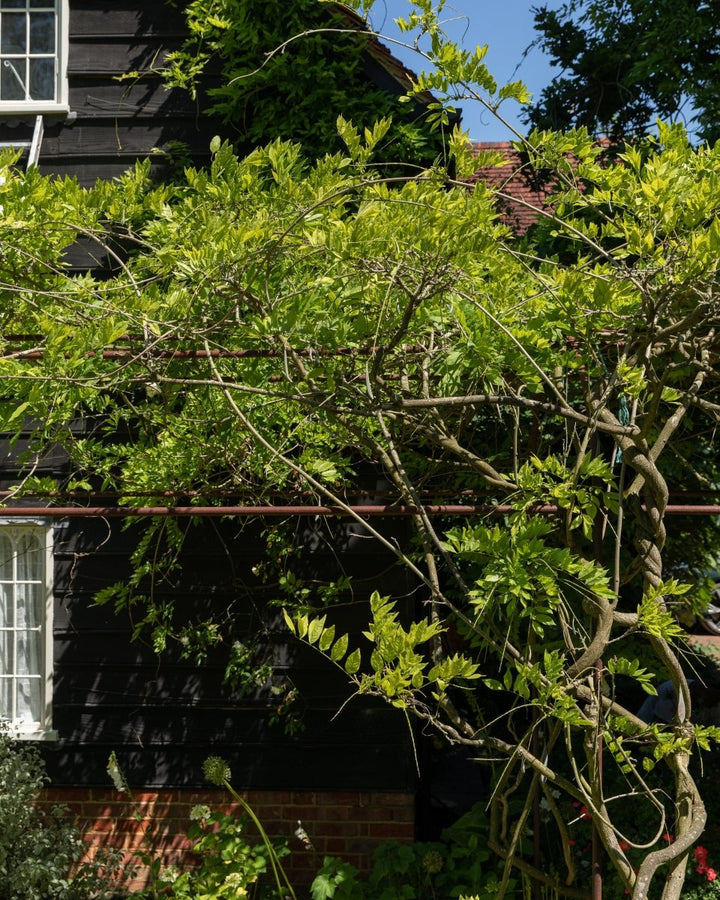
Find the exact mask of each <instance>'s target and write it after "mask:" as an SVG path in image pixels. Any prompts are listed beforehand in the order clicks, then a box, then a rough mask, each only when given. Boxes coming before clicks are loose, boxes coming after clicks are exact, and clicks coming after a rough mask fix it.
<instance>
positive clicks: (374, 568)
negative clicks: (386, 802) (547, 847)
mask: <svg viewBox="0 0 720 900" xmlns="http://www.w3.org/2000/svg"><path fill="white" fill-rule="evenodd" d="M260 527H261V523H260V522H255V523H247V522H245V523H240V522H236V521H231V520H230V521H225V522H223V523H218V521H217V520H212V521H208V522H206V523H204V524H202V525H200V526H198V527H194V528H193V533H192V538H191V540H190V541H188V542H187V549H186V550H185V551H184V554H183V564H184V573H183V575H182V576H181V577H179V578H178V580H177V583H175V584H172V585H171V584H167V585H165V586H163V585H160V587H159V590H160V592H161V593H162V592H163V591H164V592H166V593H167V594H168V595H171V596H172V600H173V602H174V603H175V604H176V605H177V608H178V609H179V610H181V611H183V610H184V611H185V612H184V615H186V616H187V618H188V619H193V618H202V617H203V616H204V615H205V614H206V613H208V612H210V611H215V612H216V613H218V612H219V613H220V614H222V613H223V611H224V610H226V609H230V608H232V610H233V616H234V619H235V621H236V622H239V623H241V628H240V632H241V634H242V633H243V632H244V633H253V631H254V630H255V629H257V628H258V627H259V626H260V622H261V618H265V617H266V615H267V605H266V604H267V601H268V600H269V599H271V598H273V597H277V596H278V593H277V592H276V590H275V589H274V588H273V587H266V586H262V585H260V584H259V583H258V582H257V581H256V579H255V576H254V575H253V573H252V567H253V566H254V565H255V563H257V562H258V560H259V559H260V557H261V554H262V546H263V543H262V541H261V540H260V539H259V536H258V532H259V529H260ZM271 527H272V525H271ZM336 527H340V528H341V530H342V531H344V532H345V533H346V534H348V533H350V540H349V541H346V542H345V546H344V547H342V548H341V549H340V552H339V555H337V556H335V553H333V554H329V553H326V552H325V551H324V550H321V551H318V550H317V549H312V548H310V549H308V551H307V554H308V557H309V563H310V565H311V566H312V567H313V568H314V569H315V571H317V572H324V573H326V574H329V573H330V572H332V571H333V569H336V570H337V568H338V565H339V567H340V568H342V569H343V570H344V571H346V572H347V573H348V574H350V575H351V576H355V577H356V579H357V580H356V583H355V588H354V591H353V596H352V599H353V601H354V602H353V603H351V604H350V605H349V606H348V607H345V608H344V609H343V611H342V613H341V615H340V616H339V628H340V629H342V630H345V629H350V630H351V631H352V632H353V633H354V635H355V637H356V638H357V639H358V643H360V642H362V641H363V640H364V639H363V638H361V637H360V635H359V632H360V631H361V629H362V627H363V618H364V617H365V616H366V609H367V607H366V603H365V602H364V601H365V600H366V599H367V597H368V596H369V593H370V592H371V591H372V590H374V589H379V590H380V591H381V592H384V593H385V592H386V593H392V594H394V595H395V596H397V597H398V598H399V599H400V601H401V603H402V604H403V605H404V606H405V608H406V609H407V607H408V605H409V604H412V603H413V602H414V593H413V588H414V586H413V584H412V582H411V581H410V580H409V579H408V576H407V575H406V574H405V573H404V572H403V570H402V569H401V568H400V567H398V566H396V565H395V564H394V560H393V558H392V555H391V554H389V553H388V552H387V551H383V550H382V549H381V548H379V547H378V545H377V544H375V543H374V542H372V541H369V540H366V539H356V538H354V537H353V536H352V533H351V532H348V529H347V528H344V527H343V526H336ZM402 531H403V528H402V525H398V524H396V525H395V526H391V531H390V532H389V533H392V534H394V535H395V536H396V537H398V538H402V536H403V535H402ZM137 535H138V530H137V529H136V528H131V529H130V530H123V529H122V528H121V523H120V521H119V520H116V519H114V520H103V519H99V518H89V519H79V520H78V519H67V520H63V521H60V522H58V523H57V524H56V526H55V624H54V646H55V660H54V669H55V688H54V704H53V706H54V708H53V720H54V726H55V728H56V729H57V731H58V733H59V741H58V742H57V743H56V744H47V745H45V746H44V747H43V753H44V756H45V758H46V761H47V764H48V770H49V774H50V776H51V778H52V782H53V783H54V784H56V785H62V784H68V785H78V784H84V785H106V786H107V784H108V776H107V774H106V771H105V770H106V766H107V761H108V756H109V754H110V751H113V750H114V751H115V752H116V753H117V756H118V758H119V760H120V762H121V765H122V766H123V768H124V769H125V770H126V773H127V775H128V776H129V779H130V781H131V783H132V784H134V785H136V786H137V785H144V786H147V787H157V786H190V785H202V784H203V778H202V769H201V767H202V762H203V760H204V759H205V758H206V757H207V756H208V755H210V754H213V755H220V756H222V757H224V758H226V759H227V760H228V761H229V762H230V764H231V767H232V770H233V774H234V779H235V781H236V783H237V784H238V785H239V786H243V787H253V788H267V789H281V788H290V787H293V788H296V789H318V790H320V789H346V790H349V789H371V788H372V789H377V790H411V789H412V785H413V780H414V772H413V764H412V758H413V756H412V752H411V749H410V744H409V735H408V733H407V726H406V724H405V721H404V719H403V717H402V715H401V714H399V713H398V711H397V710H395V709H393V708H391V707H389V706H388V705H386V704H383V703H380V702H373V701H367V700H362V699H358V700H354V701H351V704H350V705H349V706H348V708H347V709H346V710H345V711H344V712H343V713H341V714H340V715H339V716H337V717H335V713H336V712H337V710H338V708H339V706H340V705H341V704H342V702H343V701H344V700H345V699H347V697H348V695H349V688H348V683H347V679H346V677H345V676H344V675H343V673H341V672H339V671H338V670H337V669H336V668H335V667H333V666H332V665H331V664H330V663H328V662H327V661H326V660H324V659H323V658H322V657H321V656H320V655H319V654H318V653H316V652H315V651H314V650H311V649H308V648H306V647H304V646H302V645H299V644H297V643H296V642H294V641H291V640H287V641H286V640H285V639H283V638H282V636H280V637H276V638H275V642H274V659H275V663H276V666H277V671H278V672H279V673H286V674H288V675H289V676H290V677H291V679H292V682H293V684H295V685H296V686H297V688H298V690H299V700H298V711H299V713H300V721H301V724H302V730H300V731H299V733H298V734H296V735H294V736H288V735H287V734H285V733H284V731H283V728H282V727H281V726H278V725H275V724H271V723H270V718H271V715H272V712H273V703H274V701H273V698H272V697H269V696H268V695H267V692H262V691H261V692H259V693H258V695H256V696H253V697H249V698H248V697H240V696H239V695H238V694H236V693H234V692H233V691H232V690H231V689H230V688H229V687H228V686H227V685H224V684H223V677H222V676H223V673H224V661H225V658H226V653H225V652H224V648H222V647H221V648H220V649H219V650H217V651H214V652H213V653H211V655H210V657H209V659H208V661H207V662H206V663H203V664H200V665H198V664H196V663H195V662H194V661H193V660H182V659H180V657H179V653H178V652H177V649H175V648H172V649H170V650H169V651H168V652H166V653H165V654H161V655H159V656H158V655H157V654H156V653H155V652H154V650H153V649H152V648H151V647H150V646H149V643H148V641H147V639H140V640H138V641H135V642H131V640H130V633H131V630H132V622H131V615H129V614H128V613H127V612H121V613H119V614H117V615H116V614H115V613H114V612H113V610H112V609H111V608H108V607H106V606H103V607H97V606H93V596H94V594H95V592H96V591H97V590H99V589H100V588H102V587H104V586H106V585H107V584H110V583H112V582H113V581H115V580H118V579H122V578H124V577H125V576H126V575H127V572H128V558H129V553H130V551H131V550H132V547H133V545H134V542H135V541H136V540H137ZM335 550H336V551H337V547H336V548H335ZM333 556H335V558H334V559H333V558H332V557H333ZM304 564H305V565H306V566H307V564H308V558H307V557H306V559H305V561H304ZM348 599H350V598H349V597H348ZM273 616H275V617H276V618H279V617H280V611H279V609H276V610H275V611H274V612H272V611H271V613H270V618H272V617H273ZM366 621H367V620H366V618H365V622H366ZM365 643H366V642H365ZM366 646H369V645H367V643H366Z"/></svg>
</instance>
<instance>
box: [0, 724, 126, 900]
mask: <svg viewBox="0 0 720 900" xmlns="http://www.w3.org/2000/svg"><path fill="white" fill-rule="evenodd" d="M46 781H47V778H46V776H45V771H44V766H43V764H42V761H41V759H40V755H39V753H38V752H37V749H36V748H35V747H33V746H32V745H30V744H27V743H24V742H19V741H17V740H14V739H12V738H11V737H9V736H8V734H7V731H5V730H3V731H2V733H0V896H2V897H4V898H7V900H90V898H92V897H97V896H99V895H102V894H103V893H104V892H105V891H107V890H109V889H111V888H112V887H113V886H114V885H115V884H116V881H117V879H118V876H119V866H120V861H121V860H120V857H121V854H118V853H112V852H110V851H102V852H100V854H99V855H98V856H96V857H95V859H94V860H93V861H92V862H87V861H85V862H82V863H80V860H81V859H82V857H83V855H84V853H85V846H84V844H83V842H82V836H81V834H80V831H79V830H78V828H77V827H76V826H75V825H74V824H73V822H72V819H71V815H70V812H69V810H68V809H67V808H66V807H63V806H61V805H55V806H53V807H52V808H47V807H44V806H39V805H38V803H37V801H38V799H39V796H40V792H41V790H42V788H43V787H44V785H45V783H46Z"/></svg>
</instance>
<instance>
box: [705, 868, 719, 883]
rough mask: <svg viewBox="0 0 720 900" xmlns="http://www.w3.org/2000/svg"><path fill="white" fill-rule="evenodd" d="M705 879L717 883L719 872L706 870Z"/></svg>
mask: <svg viewBox="0 0 720 900" xmlns="http://www.w3.org/2000/svg"><path fill="white" fill-rule="evenodd" d="M705 877H706V878H707V880H708V881H715V879H716V878H717V872H716V871H715V869H705Z"/></svg>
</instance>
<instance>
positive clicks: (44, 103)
mask: <svg viewBox="0 0 720 900" xmlns="http://www.w3.org/2000/svg"><path fill="white" fill-rule="evenodd" d="M56 4H57V14H58V17H57V33H56V35H55V97H56V99H55V100H54V101H50V100H7V101H2V100H0V118H2V117H3V116H15V115H28V114H30V115H36V116H39V115H60V114H62V113H67V112H69V111H70V107H69V106H68V83H67V64H68V53H69V49H70V28H69V24H70V10H69V0H56Z"/></svg>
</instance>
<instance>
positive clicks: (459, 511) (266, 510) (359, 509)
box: [0, 503, 720, 519]
mask: <svg viewBox="0 0 720 900" xmlns="http://www.w3.org/2000/svg"><path fill="white" fill-rule="evenodd" d="M420 511H422V512H424V513H426V514H427V515H430V516H497V515H508V514H510V513H513V512H517V509H516V508H515V507H514V506H509V505H498V506H490V505H487V504H484V505H472V504H439V505H427V506H422V507H416V506H402V505H398V504H386V505H382V506H380V505H373V504H370V505H367V506H364V505H362V504H360V505H357V504H355V505H348V506H347V507H343V506H312V505H310V506H292V505H290V506H279V505H278V506H4V507H0V517H2V518H7V517H11V518H23V517H27V516H43V517H50V518H53V519H64V518H70V519H81V518H97V517H101V518H108V519H121V518H142V517H145V516H168V517H171V518H190V517H192V516H197V517H199V518H221V517H223V516H225V517H235V518H251V517H253V516H257V517H265V518H278V517H282V516H337V517H343V516H344V517H350V516H361V517H363V518H365V517H367V518H376V517H388V518H393V517H403V516H414V515H417V514H418V513H419V512H420ZM527 511H528V512H530V513H532V514H533V515H538V516H549V515H554V514H556V513H559V512H564V510H562V509H561V508H560V507H558V506H556V505H554V504H549V503H547V504H542V505H539V506H535V507H531V508H530V509H529V510H527ZM665 513H666V514H667V515H670V516H720V506H678V505H671V506H667V507H666V508H665Z"/></svg>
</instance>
